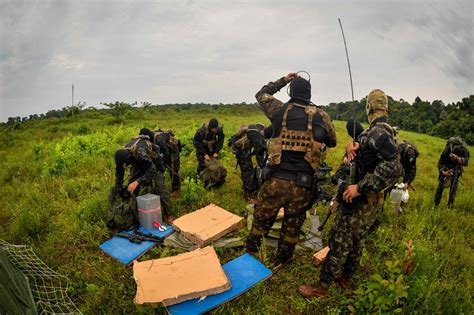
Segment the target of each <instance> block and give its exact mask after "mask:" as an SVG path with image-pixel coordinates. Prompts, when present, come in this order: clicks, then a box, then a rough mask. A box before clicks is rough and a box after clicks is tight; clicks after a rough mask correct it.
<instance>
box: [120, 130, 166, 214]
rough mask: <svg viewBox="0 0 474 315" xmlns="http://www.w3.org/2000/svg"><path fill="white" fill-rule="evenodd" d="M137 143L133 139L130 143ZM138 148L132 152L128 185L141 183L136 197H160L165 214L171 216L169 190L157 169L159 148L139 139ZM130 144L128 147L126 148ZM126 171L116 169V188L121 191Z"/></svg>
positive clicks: (159, 163)
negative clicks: (150, 194)
mask: <svg viewBox="0 0 474 315" xmlns="http://www.w3.org/2000/svg"><path fill="white" fill-rule="evenodd" d="M132 142H133V143H135V142H136V139H133V140H132V141H130V142H129V144H130V143H132ZM135 145H136V147H135V148H134V149H132V150H131V154H132V160H131V161H130V164H131V171H130V176H129V181H128V185H129V184H130V183H132V182H134V181H138V182H139V186H138V188H137V189H136V191H135V192H134V195H135V196H142V195H145V194H147V193H152V194H155V195H158V196H160V199H161V206H162V208H163V214H164V215H165V216H168V215H170V214H171V202H170V195H169V191H168V188H166V185H165V181H164V177H163V174H162V173H161V172H160V171H159V170H158V169H157V165H161V164H162V162H160V161H159V160H160V155H159V151H158V148H157V147H156V146H154V145H153V144H152V143H151V142H150V141H148V140H145V139H139V140H138V142H136V143H135ZM127 146H128V144H127V145H126V147H127ZM124 174H125V169H124V168H123V167H117V168H116V174H115V186H116V189H117V191H120V190H121V189H122V186H123V177H124Z"/></svg>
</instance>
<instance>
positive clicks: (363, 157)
mask: <svg viewBox="0 0 474 315" xmlns="http://www.w3.org/2000/svg"><path fill="white" fill-rule="evenodd" d="M369 95H370V94H369ZM386 121H387V119H386V117H385V116H380V115H378V116H377V118H375V119H374V120H373V121H371V124H370V126H369V128H368V129H366V130H364V131H363V132H362V133H361V134H360V135H359V137H358V138H357V141H358V142H359V144H360V149H359V151H358V153H357V157H356V163H357V164H358V165H359V166H360V167H358V169H359V170H361V171H359V174H358V176H357V178H356V183H357V186H358V188H357V190H358V192H359V193H360V194H361V195H360V196H359V197H356V198H355V199H353V201H352V203H350V204H348V203H345V202H342V203H341V205H340V207H339V210H338V213H337V216H336V221H335V222H334V225H333V227H332V229H331V232H330V239H329V248H330V251H329V253H328V255H327V256H326V259H325V261H324V263H323V266H322V269H321V274H320V285H321V287H323V288H325V287H328V286H329V285H330V284H331V283H332V282H333V281H334V280H335V279H336V278H338V277H339V276H341V275H342V276H345V277H346V278H349V277H351V276H352V274H353V273H354V271H355V270H356V268H357V266H358V265H359V260H360V255H361V247H360V242H361V240H362V239H363V237H364V236H365V235H366V234H367V232H368V231H369V229H370V227H371V226H372V225H373V224H374V222H375V219H376V218H377V215H378V214H379V213H380V212H381V211H382V207H383V201H384V195H383V191H384V189H386V188H387V187H389V186H390V185H392V184H393V183H395V182H396V181H397V180H398V178H399V177H400V176H401V174H402V166H401V163H400V155H399V152H398V149H397V146H396V144H395V140H394V132H393V130H392V128H391V127H390V126H389V125H388V124H387V122H386Z"/></svg>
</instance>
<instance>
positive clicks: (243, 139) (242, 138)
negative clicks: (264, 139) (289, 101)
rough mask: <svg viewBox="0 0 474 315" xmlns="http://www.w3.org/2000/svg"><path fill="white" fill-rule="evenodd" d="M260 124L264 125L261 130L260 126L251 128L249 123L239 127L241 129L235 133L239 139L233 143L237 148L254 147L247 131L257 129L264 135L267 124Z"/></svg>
mask: <svg viewBox="0 0 474 315" xmlns="http://www.w3.org/2000/svg"><path fill="white" fill-rule="evenodd" d="M259 126H261V127H262V130H259V129H258V128H249V125H243V126H241V127H240V128H239V130H237V132H236V134H235V135H234V136H235V139H237V140H235V141H234V143H233V144H234V146H235V147H236V148H239V149H243V150H250V149H251V148H252V147H251V143H250V140H249V139H248V137H247V133H248V132H249V131H256V132H258V133H260V134H261V135H262V136H263V132H264V129H265V126H263V125H260V124H259Z"/></svg>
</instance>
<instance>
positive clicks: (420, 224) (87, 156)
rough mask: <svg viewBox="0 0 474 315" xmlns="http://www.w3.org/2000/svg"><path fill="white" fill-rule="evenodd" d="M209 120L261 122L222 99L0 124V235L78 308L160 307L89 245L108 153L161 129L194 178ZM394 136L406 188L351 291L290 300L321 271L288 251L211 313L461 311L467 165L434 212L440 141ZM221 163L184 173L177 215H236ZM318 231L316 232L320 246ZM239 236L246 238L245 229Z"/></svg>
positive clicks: (335, 156) (232, 186) (98, 220)
mask: <svg viewBox="0 0 474 315" xmlns="http://www.w3.org/2000/svg"><path fill="white" fill-rule="evenodd" d="M211 117H217V118H218V119H219V121H220V123H222V124H223V125H224V132H225V133H226V138H229V137H230V136H231V135H232V134H233V133H234V132H235V131H236V130H237V129H238V127H239V126H240V125H241V124H248V123H256V122H261V123H264V124H268V120H267V119H266V118H265V116H264V115H263V114H262V113H261V112H259V111H258V110H255V109H252V108H251V107H248V106H232V107H220V108H218V109H216V110H212V109H205V108H199V109H196V110H193V109H189V110H176V109H172V108H164V109H161V110H154V111H152V112H146V111H145V110H142V109H140V110H136V111H134V112H132V113H129V114H127V115H126V117H125V118H123V119H120V118H119V119H118V118H114V117H112V116H109V115H105V114H103V113H100V112H97V113H93V112H91V113H87V115H86V114H84V115H82V114H81V115H79V116H76V117H72V118H64V119H48V120H38V121H28V122H26V123H23V124H22V125H21V127H20V128H19V129H17V130H9V129H7V128H6V127H5V126H4V127H0V128H1V129H0V161H2V162H1V163H2V164H1V165H2V167H1V168H0V206H1V212H0V238H3V239H5V240H6V241H8V242H10V243H14V244H31V245H32V246H33V249H34V250H35V252H36V253H37V254H38V256H39V257H40V258H41V259H42V260H43V261H44V262H46V263H47V264H48V265H49V266H50V267H51V268H52V269H54V270H56V271H58V272H59V273H61V274H63V275H66V276H67V277H68V278H69V279H70V290H69V294H70V296H71V298H72V299H73V300H74V301H75V303H76V305H77V306H78V307H79V309H80V310H81V311H82V312H84V313H88V314H97V313H124V314H132V313H154V312H155V311H158V312H159V313H161V312H163V313H164V310H163V309H157V310H153V309H150V308H146V307H137V306H135V305H134V304H133V297H134V295H135V283H134V280H133V277H132V270H131V268H129V267H125V266H122V265H121V264H120V263H118V262H117V261H115V260H113V259H112V258H110V257H108V256H107V255H106V254H104V253H103V252H102V251H101V250H100V249H99V248H98V246H99V245H100V244H101V243H102V242H104V241H105V240H107V239H108V237H109V234H108V231H107V228H106V226H105V223H104V219H105V215H106V211H107V202H108V192H109V189H110V188H111V186H112V185H113V183H114V174H115V173H114V171H115V169H114V162H113V153H114V151H115V150H116V149H118V148H120V147H121V146H123V144H124V143H125V142H126V141H127V140H128V139H129V138H131V137H132V136H134V135H135V134H136V133H138V130H139V129H140V128H142V127H148V128H158V127H160V128H172V129H173V130H175V132H176V133H177V136H178V138H180V139H181V140H182V142H184V143H186V147H185V148H184V150H183V153H182V156H181V162H182V171H181V175H182V176H184V177H194V175H195V165H196V161H195V155H194V150H193V147H192V143H191V138H192V136H193V135H194V133H195V131H196V130H197V128H199V127H200V126H201V125H202V123H204V122H206V121H208V120H209V119H210V118H211ZM335 126H336V129H337V136H338V146H337V147H336V148H335V149H332V150H330V152H329V154H328V163H329V164H330V165H332V166H334V167H335V166H337V165H338V163H339V161H340V159H341V157H342V155H343V148H344V145H345V143H347V142H348V141H349V137H348V136H347V134H346V131H345V123H344V122H340V121H336V122H335ZM400 138H401V139H407V140H410V141H411V142H413V143H414V144H416V145H417V146H418V148H419V150H420V157H419V159H418V173H417V178H416V179H415V182H414V186H415V188H416V192H411V193H410V201H409V203H408V205H407V206H406V207H404V212H403V214H402V215H397V214H395V212H394V211H393V210H391V207H390V205H389V204H387V205H386V211H385V221H384V223H383V224H382V225H381V226H380V227H379V229H378V230H377V231H376V232H375V233H374V234H372V235H370V236H369V237H368V239H367V240H366V242H365V243H366V244H365V247H364V252H363V256H362V260H361V266H360V269H359V271H358V272H357V274H356V276H355V278H354V287H355V289H356V288H358V289H359V290H358V291H356V293H353V292H352V291H350V290H346V291H345V290H343V289H340V288H339V287H336V286H334V287H332V288H331V291H330V296H329V297H328V298H326V299H309V300H306V299H303V298H301V297H300V296H299V295H298V292H297V288H298V285H300V284H308V283H316V281H317V279H318V277H319V270H320V268H319V267H315V266H314V265H313V264H312V262H311V256H312V254H313V253H312V252H305V251H298V252H297V254H296V257H295V260H294V261H293V262H292V263H291V264H289V265H288V266H286V267H284V268H279V269H278V270H276V271H275V272H274V276H273V277H272V278H271V279H270V280H269V281H267V282H265V283H261V284H259V285H257V286H256V287H255V288H253V289H251V290H250V291H248V292H247V293H245V294H244V295H243V296H241V297H240V298H238V299H237V300H235V301H232V302H229V303H227V304H225V305H223V306H221V307H220V308H218V309H216V310H215V311H214V313H218V314H242V313H245V314H326V313H331V314H338V313H347V312H349V310H350V309H352V308H356V309H357V313H368V312H376V313H377V312H382V313H391V312H402V313H404V314H412V313H420V314H472V313H473V311H474V306H473V295H472V292H474V287H473V280H474V272H473V270H474V254H473V247H474V238H473V237H472V235H473V223H474V220H473V219H474V215H473V212H472V210H473V208H474V188H473V187H474V185H473V184H474V179H473V175H474V168H473V167H472V166H469V167H467V168H466V169H465V172H464V175H463V177H462V180H461V181H462V184H461V185H460V187H459V190H458V195H457V198H456V203H455V208H454V209H448V208H447V207H446V203H447V196H446V193H447V192H446V191H445V195H444V196H443V200H442V205H441V206H440V207H438V208H434V206H433V196H434V192H435V189H436V185H437V167H436V165H437V161H438V158H439V155H440V153H441V151H442V149H443V147H444V144H445V142H446V141H445V140H443V139H439V138H434V137H430V136H427V135H422V134H416V133H411V132H403V131H401V132H400ZM473 153H474V152H472V149H471V155H473ZM221 159H222V161H223V163H224V165H225V166H226V168H227V170H228V177H227V183H226V184H225V185H224V186H223V187H221V188H218V189H216V190H212V191H203V190H202V189H201V188H200V187H197V186H196V185H195V184H193V183H192V182H191V183H190V182H189V181H186V182H185V183H184V184H183V187H182V193H181V195H180V196H179V197H178V198H177V199H175V200H173V201H174V202H173V204H174V212H175V216H176V217H178V216H180V215H183V214H185V213H188V212H191V211H193V210H195V209H198V208H199V207H201V206H204V205H206V204H208V203H210V202H213V203H216V204H218V205H220V206H222V207H224V208H226V209H228V210H230V211H232V212H234V213H237V214H240V215H243V214H244V211H245V203H244V202H243V200H242V199H241V198H240V195H241V181H240V175H239V171H238V170H236V168H235V164H236V161H235V158H234V156H233V155H232V152H231V151H230V149H229V148H228V147H227V145H225V146H224V149H223V152H222V154H221ZM317 211H318V213H320V217H321V216H324V215H325V214H326V211H327V210H326V209H325V208H324V207H322V206H317ZM333 219H334V216H333V217H332V218H331V220H330V221H329V224H328V226H330V225H331V224H332V222H333ZM328 232H329V228H326V229H325V231H324V233H323V237H322V238H323V240H324V242H327V238H328ZM239 233H241V234H242V235H245V234H246V233H247V231H245V230H244V229H242V230H241V231H240V232H239ZM408 240H413V245H414V255H415V256H414V258H413V263H414V269H413V272H412V273H410V274H408V275H405V274H404V273H403V272H402V271H401V270H400V268H398V267H397V266H398V265H397V264H398V263H403V261H404V260H405V256H406V253H405V249H406V248H405V245H404V243H405V242H406V241H408ZM177 253H180V251H179V250H176V249H170V248H155V249H153V250H152V251H151V252H150V253H149V254H147V255H146V257H145V258H146V259H154V258H159V257H165V256H171V255H175V254H177ZM217 253H218V255H219V257H220V259H221V262H222V263H225V262H227V261H229V260H231V259H233V258H235V257H237V256H239V255H241V254H242V253H244V249H243V248H232V249H218V250H217ZM273 253H274V252H273V250H272V249H265V250H264V252H263V253H262V256H263V257H264V258H265V261H266V262H267V264H268V265H269V266H270V267H271V257H272V254H273ZM405 296H406V297H405Z"/></svg>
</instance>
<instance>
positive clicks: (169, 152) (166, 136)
mask: <svg viewBox="0 0 474 315" xmlns="http://www.w3.org/2000/svg"><path fill="white" fill-rule="evenodd" d="M155 143H156V144H157V145H158V146H159V147H160V151H161V152H162V153H163V155H164V157H163V159H164V163H165V167H166V169H167V170H168V172H169V173H170V178H171V189H172V191H178V190H179V188H180V187H181V178H180V176H179V168H180V161H179V155H180V153H181V149H182V147H183V146H182V145H181V141H180V140H179V139H177V138H176V137H175V135H174V132H173V130H171V129H170V130H161V129H158V130H157V131H155Z"/></svg>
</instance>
